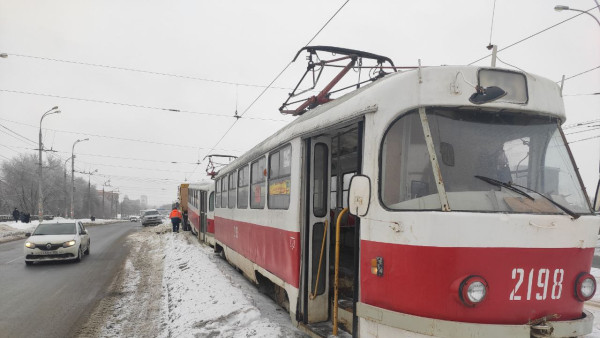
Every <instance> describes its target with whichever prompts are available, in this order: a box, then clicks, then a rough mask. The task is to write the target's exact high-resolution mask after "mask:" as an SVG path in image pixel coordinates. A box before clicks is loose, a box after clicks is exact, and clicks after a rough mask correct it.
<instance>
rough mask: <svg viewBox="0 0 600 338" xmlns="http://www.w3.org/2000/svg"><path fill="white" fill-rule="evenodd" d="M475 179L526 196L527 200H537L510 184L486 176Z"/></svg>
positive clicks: (478, 176)
mask: <svg viewBox="0 0 600 338" xmlns="http://www.w3.org/2000/svg"><path fill="white" fill-rule="evenodd" d="M475 177H477V178H478V179H480V180H482V181H484V182H487V183H489V184H491V185H495V186H497V187H504V188H506V189H508V190H510V191H514V192H516V193H517V194H519V195H521V196H525V197H527V198H529V199H530V200H532V201H535V198H533V197H531V195H529V194H528V193H526V192H524V191H523V190H521V189H517V188H515V187H513V186H512V185H511V184H510V183H506V182H502V181H498V180H496V179H493V178H490V177H485V176H480V175H475Z"/></svg>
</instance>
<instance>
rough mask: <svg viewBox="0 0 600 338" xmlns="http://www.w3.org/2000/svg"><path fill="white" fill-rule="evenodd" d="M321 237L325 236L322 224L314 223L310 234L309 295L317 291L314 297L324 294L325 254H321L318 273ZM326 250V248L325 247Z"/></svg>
mask: <svg viewBox="0 0 600 338" xmlns="http://www.w3.org/2000/svg"><path fill="white" fill-rule="evenodd" d="M323 235H325V226H324V224H323V223H322V222H319V223H315V225H313V233H312V243H313V245H312V276H311V278H310V280H311V287H310V290H311V293H314V292H315V289H316V290H317V294H316V295H322V294H323V292H325V274H326V273H327V271H326V270H327V268H326V266H327V260H326V257H327V252H323V260H322V262H321V264H322V266H321V272H319V260H321V259H320V258H321V247H322V243H323ZM325 249H327V246H325ZM317 274H318V275H319V285H317Z"/></svg>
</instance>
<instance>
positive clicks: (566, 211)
mask: <svg viewBox="0 0 600 338" xmlns="http://www.w3.org/2000/svg"><path fill="white" fill-rule="evenodd" d="M511 185H514V186H516V187H519V188H523V189H525V190H529V191H531V192H534V193H536V194H538V195H540V196H542V197H543V198H545V199H546V200H547V201H548V202H550V203H552V204H554V205H555V206H556V207H557V208H559V209H560V210H562V211H564V212H565V213H567V214H568V215H569V216H571V217H573V219H578V218H579V216H581V215H579V214H576V213H574V212H573V211H571V210H569V209H567V207H565V206H563V205H561V204H560V203H558V202H556V201H555V200H553V199H551V198H550V197H547V196H546V195H544V194H542V193H540V192H537V191H535V190H533V189H531V188H527V187H524V186H522V185H518V184H514V183H511Z"/></svg>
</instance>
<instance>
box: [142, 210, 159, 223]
mask: <svg viewBox="0 0 600 338" xmlns="http://www.w3.org/2000/svg"><path fill="white" fill-rule="evenodd" d="M141 221H142V226H146V225H152V224H155V225H156V224H161V223H162V216H161V215H160V213H159V212H158V210H156V209H148V210H144V211H142V219H141Z"/></svg>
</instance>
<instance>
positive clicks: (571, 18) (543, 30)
mask: <svg viewBox="0 0 600 338" xmlns="http://www.w3.org/2000/svg"><path fill="white" fill-rule="evenodd" d="M595 8H596V7H592V8H590V9H588V10H587V11H584V12H582V13H579V14H576V15H574V16H572V17H570V18H568V19H566V20H563V21H561V22H559V23H557V24H554V25H552V26H550V27H547V28H544V29H542V30H541V31H539V32H537V33H534V34H531V35H529V36H527V37H525V38H523V39H521V40H519V41H517V42H515V43H512V44H510V45H508V46H506V47H504V48H501V49H498V51H496V53H500V52H501V51H503V50H506V49H508V48H510V47H513V46H515V45H518V44H520V43H521V42H524V41H526V40H529V39H531V38H533V37H534V36H536V35H539V34H541V33H543V32H545V31H547V30H550V29H552V28H554V27H556V26H558V25H561V24H563V23H565V22H567V21H570V20H573V19H575V18H576V17H578V16H580V15H583V14H585V13H587V12H589V11H591V10H593V9H595ZM490 56H492V54H488V55H486V56H484V57H482V58H479V59H477V60H475V61H473V62H471V63H469V65H472V64H474V63H476V62H479V61H481V60H484V59H486V58H488V57H490Z"/></svg>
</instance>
